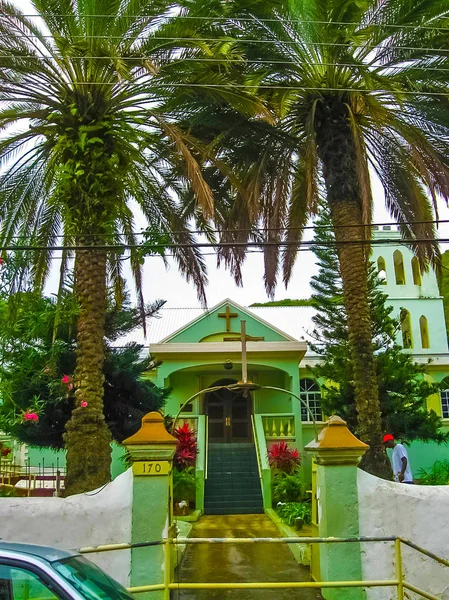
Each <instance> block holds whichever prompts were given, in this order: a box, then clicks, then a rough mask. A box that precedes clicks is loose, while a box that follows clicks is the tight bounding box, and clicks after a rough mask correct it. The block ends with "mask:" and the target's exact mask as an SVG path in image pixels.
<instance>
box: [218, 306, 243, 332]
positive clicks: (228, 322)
mask: <svg viewBox="0 0 449 600" xmlns="http://www.w3.org/2000/svg"><path fill="white" fill-rule="evenodd" d="M217 316H218V318H219V319H226V331H231V319H236V318H237V317H238V316H239V315H238V314H237V313H233V312H231V311H230V309H229V306H228V305H226V311H225V312H224V313H218V315H217Z"/></svg>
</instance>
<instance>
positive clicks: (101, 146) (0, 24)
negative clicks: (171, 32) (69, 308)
mask: <svg viewBox="0 0 449 600" xmlns="http://www.w3.org/2000/svg"><path fill="white" fill-rule="evenodd" d="M32 4H33V6H34V8H35V9H36V11H37V13H38V14H39V15H40V16H39V17H32V16H27V15H25V14H23V13H22V12H21V11H20V10H19V9H17V8H16V7H15V6H14V5H12V4H11V3H9V2H6V1H4V0H1V1H0V63H1V66H0V102H1V108H0V127H1V130H2V136H1V139H0V167H1V172H0V207H1V208H0V251H1V249H3V251H4V252H5V251H6V250H5V249H7V248H11V247H24V248H25V250H24V251H25V254H26V256H27V259H28V264H27V267H28V269H30V270H31V274H32V278H33V281H34V284H35V286H36V287H37V288H42V286H43V285H44V283H45V281H46V278H47V276H48V274H49V271H50V268H51V259H52V258H54V252H55V250H57V251H58V252H59V253H60V252H62V267H61V274H62V275H61V276H62V280H63V279H64V276H65V274H66V273H67V272H68V270H70V268H71V267H72V266H73V265H74V273H75V291H76V296H77V299H78V303H79V316H78V324H79V325H78V334H77V363H76V370H75V373H74V387H75V408H74V410H73V414H72V418H71V420H70V422H69V424H68V426H67V432H66V434H65V442H66V447H67V482H66V483H67V488H66V489H67V493H77V492H82V491H86V490H88V489H93V488H95V487H97V486H99V485H101V484H103V483H105V482H106V481H108V480H109V478H110V442H111V436H110V433H109V431H108V428H107V426H106V424H105V421H104V416H103V375H102V364H103V360H104V316H105V309H106V295H107V288H108V285H110V284H112V285H113V286H114V288H115V290H116V293H117V296H119V297H120V295H121V294H122V265H123V258H124V257H123V254H124V252H128V254H127V256H128V258H129V260H130V265H131V269H132V273H133V276H134V278H135V282H136V287H137V292H138V297H139V298H140V304H141V306H142V307H143V300H142V293H141V283H142V271H141V263H142V255H141V253H140V252H139V251H138V249H136V248H135V246H137V245H138V242H139V241H140V238H136V236H135V234H134V228H135V216H134V214H133V209H135V207H138V210H139V211H140V213H141V214H142V215H143V217H145V219H146V221H147V224H148V227H149V229H150V230H151V231H152V232H153V234H154V236H156V238H157V236H158V235H159V234H164V240H165V242H166V243H167V242H168V243H169V242H173V241H178V242H179V241H182V242H184V243H186V244H189V243H190V242H192V241H193V235H192V233H191V232H190V230H189V223H188V219H189V217H191V216H192V215H195V214H198V213H199V214H200V220H201V219H202V221H203V222H205V221H206V220H207V218H209V217H210V216H211V215H212V212H213V197H212V192H211V190H210V188H209V186H208V185H207V184H206V183H205V181H204V180H203V178H202V176H201V172H200V165H199V162H198V161H197V156H198V152H197V150H195V149H194V148H192V147H191V145H190V140H189V139H188V138H187V137H184V136H183V135H182V134H181V132H180V131H179V130H178V129H177V128H176V127H175V126H174V125H173V123H171V122H170V121H169V120H168V119H167V118H166V117H165V115H164V114H163V113H162V112H161V111H160V110H158V106H160V104H161V98H162V100H163V99H164V93H165V92H164V89H163V88H160V87H158V86H157V85H156V83H155V74H156V72H157V66H156V65H155V64H154V63H153V62H152V60H151V52H152V51H153V50H154V48H155V47H157V44H155V42H154V31H155V29H156V28H157V25H158V23H159V21H160V18H161V15H163V13H164V10H165V5H164V3H163V2H149V1H148V0H101V1H98V0H83V1H81V0H79V1H76V0H58V1H57V2H55V1H54V0H33V2H32ZM158 52H159V54H160V50H158ZM183 188H189V189H190V190H191V191H192V198H193V199H191V202H190V207H189V208H188V209H186V208H184V207H181V206H180V205H179V202H178V201H177V200H176V199H175V193H174V192H176V191H179V189H183ZM201 215H202V216H201ZM154 236H153V237H154ZM123 245H126V246H129V249H128V250H127V251H126V250H124V249H123V247H122V246H123ZM111 246H112V247H111ZM173 252H174V254H175V258H176V259H177V260H178V263H179V265H180V268H181V270H182V271H183V273H184V274H185V275H186V276H187V277H188V278H189V279H191V280H192V281H193V282H194V284H196V286H197V289H198V294H199V297H200V298H201V299H202V300H204V284H205V282H206V276H205V266H204V262H203V261H202V259H201V257H200V256H199V254H198V253H197V252H196V251H195V250H194V249H192V248H189V247H185V246H183V247H177V248H175V249H174V250H173Z"/></svg>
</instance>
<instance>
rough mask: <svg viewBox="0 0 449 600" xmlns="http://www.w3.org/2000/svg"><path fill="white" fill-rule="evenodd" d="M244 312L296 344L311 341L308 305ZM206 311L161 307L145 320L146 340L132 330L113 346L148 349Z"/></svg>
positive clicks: (310, 310) (252, 309) (313, 311)
mask: <svg viewBox="0 0 449 600" xmlns="http://www.w3.org/2000/svg"><path fill="white" fill-rule="evenodd" d="M245 310H247V311H248V312H250V313H252V314H254V316H255V317H259V318H261V319H263V320H264V321H266V322H267V323H269V324H271V325H273V326H274V327H276V328H277V329H280V330H281V331H284V332H285V333H287V334H289V335H290V336H291V337H293V338H295V339H296V340H298V341H304V340H305V341H309V340H311V337H310V335H309V334H310V332H311V331H312V329H313V322H312V317H313V315H314V314H315V312H316V311H315V309H314V308H312V307H311V306H259V307H245ZM207 312H208V311H207V310H206V309H203V308H161V310H160V311H159V316H158V317H153V318H152V319H149V320H148V322H147V337H146V338H145V337H144V335H143V329H136V330H135V331H133V332H131V333H129V334H128V335H126V336H124V337H122V338H119V339H118V340H117V341H116V342H115V343H114V346H118V347H120V346H125V345H126V344H129V343H130V342H136V343H137V344H141V345H142V346H146V347H148V346H151V344H156V343H159V342H160V341H161V340H163V339H165V338H166V337H168V336H169V335H171V334H172V333H174V332H175V331H177V330H178V329H181V328H182V327H184V326H185V325H188V324H189V323H190V322H191V321H193V320H195V319H197V318H198V317H200V316H201V315H203V314H205V313H207Z"/></svg>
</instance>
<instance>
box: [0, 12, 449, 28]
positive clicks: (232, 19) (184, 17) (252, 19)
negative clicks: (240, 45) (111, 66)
mask: <svg viewBox="0 0 449 600" xmlns="http://www.w3.org/2000/svg"><path fill="white" fill-rule="evenodd" d="M446 12H448V11H446ZM21 16H22V17H25V18H28V19H30V18H38V19H46V18H47V17H52V18H54V17H57V18H67V17H70V18H75V19H78V18H79V17H81V18H83V19H84V18H88V19H110V20H114V21H118V20H122V19H133V20H134V19H158V20H160V21H161V20H164V21H177V20H180V19H182V20H192V21H212V22H213V21H229V22H232V23H237V22H238V23H240V22H242V23H245V22H249V23H254V22H256V23H301V24H304V25H337V26H339V27H340V26H342V27H353V26H354V27H359V28H361V29H364V28H366V27H378V28H382V29H383V28H387V29H388V28H392V29H410V30H413V31H416V30H417V29H425V30H427V29H428V30H431V31H449V27H445V26H437V27H435V26H434V25H399V24H398V23H373V22H367V23H361V22H356V21H320V20H317V19H283V18H272V19H266V18H258V17H238V16H236V17H218V16H215V17H202V16H195V15H176V14H175V15H170V16H169V15H167V16H162V15H96V14H88V15H85V14H80V15H77V14H50V13H48V14H47V13H42V14H23V15H21ZM0 18H3V19H5V18H6V19H8V18H10V15H8V14H4V13H0Z"/></svg>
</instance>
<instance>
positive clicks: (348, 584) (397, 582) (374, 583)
mask: <svg viewBox="0 0 449 600" xmlns="http://www.w3.org/2000/svg"><path fill="white" fill-rule="evenodd" d="M365 542H394V547H395V558H396V560H395V562H396V578H395V579H378V580H360V581H358V580H357V581H355V580H352V581H300V582H298V581H293V582H292V581H283V582H273V581H270V582H246V583H244V582H238V583H232V582H229V583H170V580H169V577H170V573H171V552H170V545H171V544H172V545H184V544H255V543H264V544H284V543H286V544H299V543H300V544H341V543H365ZM401 544H405V545H407V546H409V547H411V548H413V549H415V550H417V551H418V552H421V553H422V554H425V555H426V556H428V557H430V558H433V559H435V560H436V561H438V562H439V563H441V564H443V565H444V566H447V567H449V561H447V560H446V559H444V558H441V557H439V556H437V555H435V554H433V553H432V552H430V551H428V550H426V549H424V548H421V547H420V546H418V545H417V544H414V543H413V542H411V541H410V540H407V539H404V538H401V537H396V536H383V537H374V536H367V537H363V536H361V537H348V538H335V537H330V538H322V537H282V538H262V537H261V538H184V537H183V538H180V537H178V538H175V539H172V538H164V539H161V540H156V541H151V542H137V543H124V544H106V545H103V546H95V547H86V548H80V549H79V550H78V552H80V553H81V554H91V553H96V552H110V551H114V550H130V549H132V548H145V547H149V546H162V545H163V546H164V560H165V569H164V582H163V583H157V584H151V585H141V586H135V587H130V588H128V590H129V592H131V593H133V594H139V593H144V592H151V591H158V590H159V591H163V592H164V600H169V598H170V590H175V589H179V590H183V589H184V590H187V589H198V590H199V589H289V588H290V589H297V588H311V589H320V588H356V587H395V588H396V589H397V598H398V600H404V597H405V596H404V590H409V591H412V592H414V593H416V594H419V595H420V596H421V597H422V598H427V599H428V600H439V598H437V596H435V595H433V594H431V593H430V592H426V591H425V590H422V589H421V588H419V587H417V586H415V585H413V584H411V583H408V582H407V581H404V577H403V568H402V553H401Z"/></svg>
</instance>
